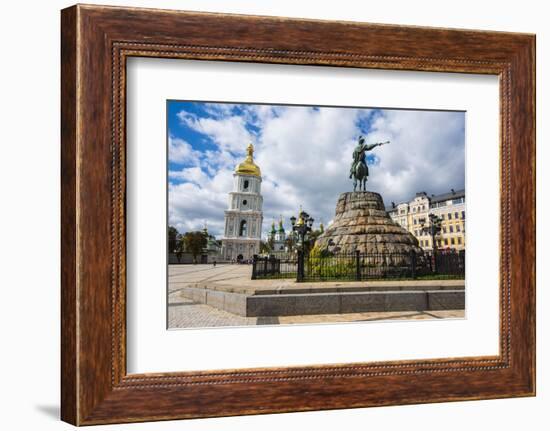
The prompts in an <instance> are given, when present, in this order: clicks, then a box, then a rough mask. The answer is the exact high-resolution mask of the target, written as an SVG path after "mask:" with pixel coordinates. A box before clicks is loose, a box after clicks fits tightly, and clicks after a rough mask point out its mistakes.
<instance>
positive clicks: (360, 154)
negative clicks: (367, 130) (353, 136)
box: [349, 135, 389, 178]
mask: <svg viewBox="0 0 550 431" xmlns="http://www.w3.org/2000/svg"><path fill="white" fill-rule="evenodd" d="M384 144H389V141H386V142H377V143H376V144H372V145H367V144H365V137H364V136H363V135H361V136H359V139H358V143H357V146H356V147H355V149H354V150H353V162H352V163H351V168H350V170H349V177H350V178H353V176H354V174H355V169H356V168H357V164H358V163H363V164H364V165H365V168H366V170H367V173H366V176H368V175H369V168H368V165H367V151H370V150H372V149H374V148H376V147H379V146H380V145H384Z"/></svg>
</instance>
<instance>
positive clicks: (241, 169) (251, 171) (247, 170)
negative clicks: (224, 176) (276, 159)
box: [235, 144, 262, 177]
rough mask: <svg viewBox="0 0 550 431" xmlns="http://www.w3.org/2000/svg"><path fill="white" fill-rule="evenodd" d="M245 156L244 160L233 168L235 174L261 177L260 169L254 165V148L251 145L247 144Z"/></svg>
mask: <svg viewBox="0 0 550 431" xmlns="http://www.w3.org/2000/svg"><path fill="white" fill-rule="evenodd" d="M246 152H247V156H246V159H244V161H243V162H242V163H239V164H238V165H237V167H236V168H235V173H236V174H241V175H254V176H255V177H261V176H262V173H261V171H260V168H259V167H258V165H257V164H256V163H254V158H253V154H254V146H253V145H252V144H248V147H247V148H246Z"/></svg>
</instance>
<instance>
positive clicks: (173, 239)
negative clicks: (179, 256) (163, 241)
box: [168, 226, 179, 253]
mask: <svg viewBox="0 0 550 431" xmlns="http://www.w3.org/2000/svg"><path fill="white" fill-rule="evenodd" d="M178 236H179V232H178V230H177V229H176V228H175V227H174V226H168V251H169V252H170V253H173V252H174V251H176V249H177V248H178Z"/></svg>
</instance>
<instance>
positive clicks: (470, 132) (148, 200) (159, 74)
mask: <svg viewBox="0 0 550 431" xmlns="http://www.w3.org/2000/svg"><path fill="white" fill-rule="evenodd" d="M127 71H128V76H127V83H128V85H127V92H128V94H127V100H128V102H127V103H128V105H127V114H128V118H127V124H128V134H127V136H128V141H127V176H128V181H127V184H128V191H127V356H128V363H127V370H128V373H144V372H169V371H191V370H209V369H224V368H226V369H227V368H249V367H269V366H291V365H311V364H331V363H350V362H369V361H386V360H403V359H425V358H442V357H461V356H484V355H497V354H498V352H499V342H498V341H499V289H498V287H499V223H498V220H500V218H499V213H500V210H499V193H500V182H499V179H500V177H499V166H500V161H499V154H500V152H499V84H498V77H497V76H492V75H468V74H446V73H435V72H404V71H379V70H364V69H352V68H341V67H338V68H336V67H311V66H288V65H273V64H249V63H230V62H210V61H195V60H174V59H150V58H130V59H128V63H127ZM167 99H182V100H216V101H228V102H231V101H238V102H251V103H254V102H262V103H295V104H305V105H336V106H369V107H381V108H384V107H388V108H390V107H391V108H398V107H399V108H408V109H414V108H420V109H453V110H465V111H467V115H466V208H467V230H466V235H467V237H466V243H467V247H468V253H467V255H466V256H467V262H466V268H467V271H466V285H467V295H466V310H467V318H466V319H455V320H430V321H392V322H391V323H390V322H367V323H342V324H312V325H285V326H251V327H239V328H230V327H226V328H213V329H186V330H170V331H169V330H167V329H166V305H167V304H166V301H167V296H166V271H167V269H166V252H165V250H166V100H167Z"/></svg>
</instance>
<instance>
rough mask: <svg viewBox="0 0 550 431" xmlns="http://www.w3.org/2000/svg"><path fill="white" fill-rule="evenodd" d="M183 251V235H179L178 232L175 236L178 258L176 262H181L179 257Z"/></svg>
mask: <svg viewBox="0 0 550 431" xmlns="http://www.w3.org/2000/svg"><path fill="white" fill-rule="evenodd" d="M184 252H185V241H184V240H183V235H180V234H179V233H178V236H177V238H176V258H177V259H178V263H179V262H181V257H182V255H183V253H184Z"/></svg>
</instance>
